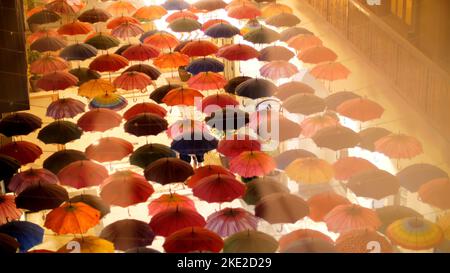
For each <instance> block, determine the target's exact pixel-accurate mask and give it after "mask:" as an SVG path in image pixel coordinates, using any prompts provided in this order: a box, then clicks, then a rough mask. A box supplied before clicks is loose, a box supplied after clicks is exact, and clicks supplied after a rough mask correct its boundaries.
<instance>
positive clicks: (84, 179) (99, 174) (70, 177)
mask: <svg viewBox="0 0 450 273" xmlns="http://www.w3.org/2000/svg"><path fill="white" fill-rule="evenodd" d="M107 177H108V171H107V170H106V168H105V167H103V166H102V165H100V164H98V163H95V162H93V161H89V160H80V161H75V162H72V163H70V164H69V165H67V166H65V167H64V168H63V169H62V170H60V171H59V173H58V178H59V181H60V183H61V185H65V186H70V187H72V188H76V189H81V188H86V187H92V186H98V185H100V184H101V183H102V182H103V180H105V179H106V178H107Z"/></svg>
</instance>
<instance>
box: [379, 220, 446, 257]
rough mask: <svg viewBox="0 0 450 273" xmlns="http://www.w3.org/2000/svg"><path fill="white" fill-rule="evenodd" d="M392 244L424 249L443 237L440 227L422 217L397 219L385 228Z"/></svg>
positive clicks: (433, 245)
mask: <svg viewBox="0 0 450 273" xmlns="http://www.w3.org/2000/svg"><path fill="white" fill-rule="evenodd" d="M386 235H387V237H388V238H389V239H390V240H391V242H392V243H393V244H396V245H398V246H401V247H403V248H406V249H411V250H426V249H430V248H433V247H435V246H436V245H438V244H439V243H441V242H442V241H443V239H444V236H443V232H442V230H441V229H440V227H439V226H438V225H436V224H434V223H432V222H430V221H428V220H425V219H424V218H422V217H420V218H419V217H409V218H404V219H400V220H397V221H395V222H393V223H392V224H390V225H389V226H388V227H387V229H386Z"/></svg>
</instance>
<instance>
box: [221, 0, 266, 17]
mask: <svg viewBox="0 0 450 273" xmlns="http://www.w3.org/2000/svg"><path fill="white" fill-rule="evenodd" d="M260 15H261V11H260V10H259V9H258V7H256V6H255V5H253V4H246V3H243V4H242V5H236V6H233V7H230V8H229V9H228V17H231V18H235V19H239V20H242V19H255V18H256V17H258V16H260Z"/></svg>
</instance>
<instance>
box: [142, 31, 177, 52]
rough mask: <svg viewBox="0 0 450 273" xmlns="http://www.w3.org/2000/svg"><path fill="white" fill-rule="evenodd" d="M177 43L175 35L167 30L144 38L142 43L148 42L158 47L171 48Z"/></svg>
mask: <svg viewBox="0 0 450 273" xmlns="http://www.w3.org/2000/svg"><path fill="white" fill-rule="evenodd" d="M179 43H180V42H179V41H178V40H177V38H175V36H173V35H172V34H170V33H167V32H159V33H155V34H153V35H151V36H148V37H147V38H145V40H144V44H149V45H152V46H154V47H156V48H159V49H172V48H175V47H176V46H177V45H178V44H179Z"/></svg>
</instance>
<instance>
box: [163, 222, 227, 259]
mask: <svg viewBox="0 0 450 273" xmlns="http://www.w3.org/2000/svg"><path fill="white" fill-rule="evenodd" d="M163 247H164V250H165V251H166V252H167V253H186V252H193V251H209V252H219V251H220V250H222V248H223V240H222V238H220V236H219V235H217V234H216V233H214V232H212V231H209V230H207V229H205V228H201V227H187V228H183V229H181V230H179V231H177V232H174V233H172V234H171V235H170V236H169V237H167V238H166V240H165V241H164V244H163Z"/></svg>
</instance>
